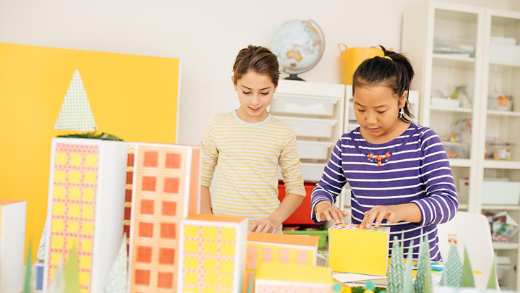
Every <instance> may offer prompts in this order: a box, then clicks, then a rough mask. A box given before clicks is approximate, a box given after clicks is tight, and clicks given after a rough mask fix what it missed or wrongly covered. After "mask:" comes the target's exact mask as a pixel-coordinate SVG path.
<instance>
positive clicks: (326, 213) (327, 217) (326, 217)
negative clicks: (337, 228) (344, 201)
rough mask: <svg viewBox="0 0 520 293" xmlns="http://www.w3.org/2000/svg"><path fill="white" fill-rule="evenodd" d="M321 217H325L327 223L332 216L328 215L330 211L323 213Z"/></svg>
mask: <svg viewBox="0 0 520 293" xmlns="http://www.w3.org/2000/svg"><path fill="white" fill-rule="evenodd" d="M323 215H324V216H325V220H327V221H330V220H332V215H331V214H330V209H327V210H325V211H323Z"/></svg>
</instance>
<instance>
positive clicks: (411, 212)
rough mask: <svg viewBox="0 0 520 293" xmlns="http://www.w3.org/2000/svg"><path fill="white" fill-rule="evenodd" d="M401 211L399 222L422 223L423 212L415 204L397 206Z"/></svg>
mask: <svg viewBox="0 0 520 293" xmlns="http://www.w3.org/2000/svg"><path fill="white" fill-rule="evenodd" d="M395 207H397V208H398V209H399V214H400V216H399V220H400V221H401V222H410V223H420V222H421V221H422V215H421V210H420V209H419V206H417V204H415V203H404V204H399V205H396V206H395Z"/></svg>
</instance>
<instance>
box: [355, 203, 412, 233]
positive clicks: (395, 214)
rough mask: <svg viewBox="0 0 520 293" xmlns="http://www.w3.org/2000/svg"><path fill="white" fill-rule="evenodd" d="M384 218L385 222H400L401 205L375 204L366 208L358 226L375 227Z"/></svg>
mask: <svg viewBox="0 0 520 293" xmlns="http://www.w3.org/2000/svg"><path fill="white" fill-rule="evenodd" d="M383 220H386V223H387V224H395V223H399V222H401V221H402V220H403V219H402V217H401V207H400V206H399V205H389V206H375V207H373V208H371V209H370V210H368V211H367V212H366V213H365V216H364V217H363V221H362V222H361V224H360V225H359V227H360V228H364V229H368V228H371V227H374V228H377V227H379V226H380V225H381V222H383Z"/></svg>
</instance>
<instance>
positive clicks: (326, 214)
mask: <svg viewBox="0 0 520 293" xmlns="http://www.w3.org/2000/svg"><path fill="white" fill-rule="evenodd" d="M315 213H316V220H318V222H322V221H325V220H327V221H332V220H333V221H334V224H343V223H345V216H346V215H347V213H346V212H345V211H343V210H340V209H338V208H337V207H335V206H333V205H332V203H331V202H330V201H320V202H318V203H317V204H316V207H315Z"/></svg>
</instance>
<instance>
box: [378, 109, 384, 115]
mask: <svg viewBox="0 0 520 293" xmlns="http://www.w3.org/2000/svg"><path fill="white" fill-rule="evenodd" d="M385 112H386V110H382V111H377V113H379V114H384V113H385Z"/></svg>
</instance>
